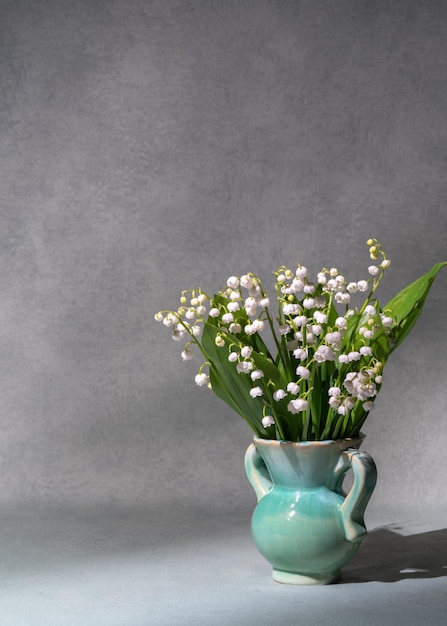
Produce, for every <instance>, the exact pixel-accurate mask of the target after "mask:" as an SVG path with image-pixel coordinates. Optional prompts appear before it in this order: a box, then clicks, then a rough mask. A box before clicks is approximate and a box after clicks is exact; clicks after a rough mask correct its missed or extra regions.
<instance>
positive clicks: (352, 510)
mask: <svg viewBox="0 0 447 626" xmlns="http://www.w3.org/2000/svg"><path fill="white" fill-rule="evenodd" d="M340 464H342V468H341V471H342V473H343V474H344V473H345V472H346V471H347V470H348V469H349V468H351V469H352V471H353V474H354V482H353V485H352V487H351V489H350V491H349V493H348V495H347V496H346V498H345V500H344V502H343V504H342V505H341V507H340V514H341V522H342V526H343V531H344V534H345V537H346V539H347V540H348V541H350V542H351V543H356V542H357V541H361V540H362V539H363V538H364V536H365V535H366V528H365V523H364V520H363V515H364V513H365V509H366V505H367V504H368V502H369V499H370V498H371V496H372V493H373V491H374V487H375V486H376V481H377V469H376V465H375V463H374V461H373V459H372V457H371V456H370V455H369V454H368V453H367V452H362V451H360V450H355V449H349V450H345V451H344V452H342V455H341V458H340Z"/></svg>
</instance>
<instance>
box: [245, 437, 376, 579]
mask: <svg viewBox="0 0 447 626" xmlns="http://www.w3.org/2000/svg"><path fill="white" fill-rule="evenodd" d="M363 438H364V436H363V435H361V436H359V437H357V438H351V439H342V440H328V441H306V442H298V443H295V442H290V441H274V440H269V439H259V438H257V437H254V443H252V444H251V445H250V446H249V447H248V449H247V452H246V455H245V470H246V473H247V477H248V479H249V481H250V483H251V485H252V487H253V489H254V491H255V493H256V496H257V498H258V504H257V505H256V508H255V510H254V513H253V517H252V522H251V529H252V535H253V539H254V542H255V544H256V546H257V548H258V550H259V552H260V553H261V554H262V556H263V557H264V558H265V559H266V560H267V561H268V562H269V563H270V564H271V565H272V566H273V574H272V576H273V580H275V581H277V582H280V583H288V584H293V585H311V584H328V583H332V582H336V581H337V580H338V579H339V577H340V569H341V567H343V565H345V564H346V563H347V562H348V561H349V560H350V559H351V558H352V557H353V556H354V554H355V553H356V552H357V550H358V548H359V545H360V543H361V541H362V539H364V537H365V535H366V527H365V524H364V521H363V516H364V512H365V509H366V505H367V504H368V501H369V499H370V497H371V495H372V492H373V490H374V487H375V484H376V478H377V474H376V466H375V464H374V461H373V460H372V458H371V456H370V455H369V454H367V453H366V452H362V451H360V450H359V447H360V445H361V443H362V441H363ZM350 468H351V469H352V474H353V481H352V486H351V488H350V490H349V492H348V493H347V494H346V493H345V492H344V491H343V487H342V483H343V480H344V477H345V474H346V472H347V471H348V470H349V469H350Z"/></svg>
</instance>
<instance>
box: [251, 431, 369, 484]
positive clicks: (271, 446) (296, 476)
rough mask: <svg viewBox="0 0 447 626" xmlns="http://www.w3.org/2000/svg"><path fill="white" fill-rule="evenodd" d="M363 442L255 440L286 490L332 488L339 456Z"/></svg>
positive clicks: (269, 468) (275, 479)
mask: <svg viewBox="0 0 447 626" xmlns="http://www.w3.org/2000/svg"><path fill="white" fill-rule="evenodd" d="M360 443H361V440H337V441H318V442H314V441H312V442H302V443H293V442H279V441H270V440H262V439H256V447H257V449H258V450H259V453H260V454H261V456H262V459H263V460H264V463H265V464H266V466H267V469H268V471H269V473H270V476H271V478H272V480H273V482H274V483H275V484H276V485H278V486H282V487H286V488H297V487H298V488H314V489H315V488H318V487H324V486H326V487H329V488H330V487H331V486H332V485H333V483H334V473H335V468H336V466H337V463H338V461H339V458H340V454H341V453H342V452H343V450H347V449H348V448H354V447H359V445H360Z"/></svg>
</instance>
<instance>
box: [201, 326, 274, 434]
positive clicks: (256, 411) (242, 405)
mask: <svg viewBox="0 0 447 626" xmlns="http://www.w3.org/2000/svg"><path fill="white" fill-rule="evenodd" d="M219 332H221V330H220V329H218V328H216V327H215V326H213V325H211V324H208V323H205V324H204V327H203V333H202V346H203V349H204V351H205V353H206V355H207V359H208V361H209V363H210V366H209V368H210V381H211V386H212V389H213V391H214V392H215V394H216V395H217V396H218V397H219V398H220V399H221V400H224V402H226V403H227V404H228V405H229V406H231V408H233V409H234V410H235V411H236V412H237V413H238V414H239V415H240V416H241V417H243V418H244V419H245V420H246V421H247V422H248V424H249V425H250V427H251V428H252V430H253V431H254V432H255V433H256V434H257V435H258V436H265V429H264V428H263V427H262V425H261V420H262V417H263V413H262V409H263V402H262V400H260V399H259V398H252V397H251V396H250V389H251V388H252V381H251V379H250V377H249V376H247V375H246V374H238V372H237V371H236V368H235V367H234V365H233V364H231V363H230V362H229V361H228V349H227V348H226V347H223V348H218V347H217V346H216V344H215V339H216V336H217V334H218V333H219Z"/></svg>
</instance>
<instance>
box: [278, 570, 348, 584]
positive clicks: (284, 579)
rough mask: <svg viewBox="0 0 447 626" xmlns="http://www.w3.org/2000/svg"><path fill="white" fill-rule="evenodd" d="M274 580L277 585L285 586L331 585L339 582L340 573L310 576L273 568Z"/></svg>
mask: <svg viewBox="0 0 447 626" xmlns="http://www.w3.org/2000/svg"><path fill="white" fill-rule="evenodd" d="M272 578H273V580H274V581H276V582H277V583H283V584H284V585H330V584H331V583H336V582H337V581H338V580H339V578H340V572H335V574H333V573H329V572H328V573H326V574H313V575H310V576H309V575H305V574H297V573H295V572H285V571H283V570H280V569H275V568H273V572H272Z"/></svg>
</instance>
